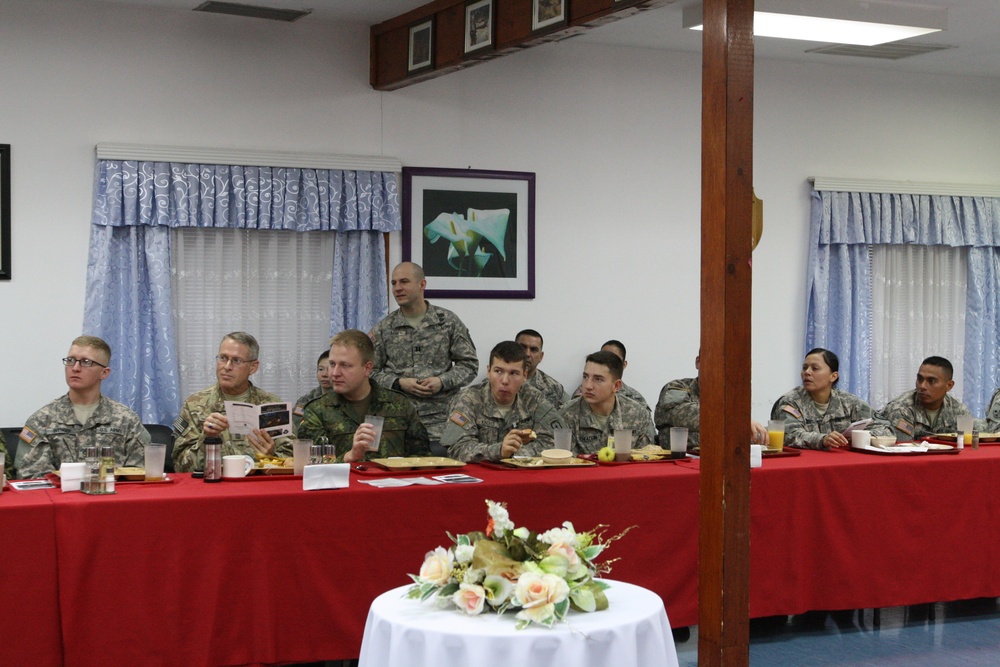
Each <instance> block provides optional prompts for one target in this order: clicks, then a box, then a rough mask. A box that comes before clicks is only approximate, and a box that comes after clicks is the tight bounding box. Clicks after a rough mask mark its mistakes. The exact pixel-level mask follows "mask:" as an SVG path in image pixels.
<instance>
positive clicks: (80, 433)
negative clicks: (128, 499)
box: [11, 336, 149, 479]
mask: <svg viewBox="0 0 1000 667" xmlns="http://www.w3.org/2000/svg"><path fill="white" fill-rule="evenodd" d="M62 362H63V366H65V371H66V385H67V386H68V387H69V393H67V394H66V395H65V396H63V397H61V398H57V399H56V400H54V401H52V402H51V403H49V404H48V405H46V406H45V407H43V408H42V409H40V410H39V411H38V412H36V413H35V414H33V415H31V416H30V417H28V421H27V422H25V424H24V428H23V429H22V430H21V445H20V446H21V447H26V448H27V450H26V451H25V453H24V456H23V458H22V459H21V468H20V470H18V471H17V474H18V475H19V476H20V477H22V478H23V479H30V478H32V477H42V476H44V475H45V474H47V473H49V472H52V471H53V470H58V469H59V467H60V465H61V464H62V463H63V462H71V461H83V459H84V456H85V454H86V448H87V447H89V446H105V445H111V446H113V447H114V450H115V465H118V466H142V465H143V450H144V448H145V446H146V444H148V443H149V433H148V432H147V431H146V429H145V427H144V426H143V425H142V421H141V420H140V419H139V416H138V415H136V414H135V413H134V412H132V410H130V409H129V408H127V407H125V406H124V405H122V404H121V403H119V402H117V401H113V400H111V399H110V398H108V397H107V396H104V395H102V394H101V382H103V381H104V379H105V378H107V377H108V376H109V375H110V374H111V369H110V368H109V367H108V365H109V364H110V363H111V348H110V347H109V346H108V344H107V343H105V342H104V341H103V340H101V339H100V338H98V337H96V336H80V337H79V338H77V339H75V340H74V341H73V344H72V345H71V346H70V348H69V355H68V356H67V357H65V358H64V359H63V360H62ZM11 463H13V461H12V462H11Z"/></svg>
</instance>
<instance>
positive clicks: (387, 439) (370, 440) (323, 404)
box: [299, 329, 431, 463]
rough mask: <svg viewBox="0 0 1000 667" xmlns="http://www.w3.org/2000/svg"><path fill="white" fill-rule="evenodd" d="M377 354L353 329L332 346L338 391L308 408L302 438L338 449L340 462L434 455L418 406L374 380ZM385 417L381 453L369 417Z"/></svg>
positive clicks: (333, 379) (331, 372) (332, 375)
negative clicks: (367, 418) (373, 371)
mask: <svg viewBox="0 0 1000 667" xmlns="http://www.w3.org/2000/svg"><path fill="white" fill-rule="evenodd" d="M374 354H375V350H374V348H373V346H372V342H371V340H370V339H369V338H368V336H367V335H366V334H365V333H364V332H363V331H358V330H357V329H348V330H347V331H342V332H340V333H338V334H337V335H336V336H334V337H333V340H332V341H330V370H329V376H330V381H331V382H332V383H333V391H331V392H329V393H327V394H325V395H323V396H322V397H321V398H318V399H316V400H314V401H312V402H310V403H309V404H308V405H307V406H306V408H305V414H304V415H303V417H302V423H301V425H300V426H299V437H301V438H303V439H310V440H313V441H322V440H325V441H326V442H327V443H329V444H331V445H334V446H335V447H336V450H337V460H338V461H343V462H347V463H350V462H352V461H361V460H370V459H375V458H386V457H389V456H426V455H428V454H430V453H431V450H430V446H429V442H428V440H427V430H426V429H425V428H424V425H423V424H422V423H421V422H420V417H419V416H418V415H417V411H416V409H415V408H414V407H413V404H412V403H411V402H410V401H409V400H408V399H407V398H406V396H404V395H403V394H402V393H400V392H398V391H393V390H392V389H385V388H384V387H380V386H379V385H378V384H376V383H375V382H374V381H372V380H371V379H370V375H371V372H372V358H373V356H374ZM367 415H376V416H380V417H382V418H383V420H384V423H383V425H382V437H381V440H380V443H379V447H378V449H371V447H373V446H374V443H375V429H374V427H373V426H372V425H371V424H370V423H367V422H365V421H364V418H365V416H367Z"/></svg>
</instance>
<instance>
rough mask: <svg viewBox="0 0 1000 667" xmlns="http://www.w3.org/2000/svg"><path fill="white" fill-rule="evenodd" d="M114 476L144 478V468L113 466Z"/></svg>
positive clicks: (129, 478)
mask: <svg viewBox="0 0 1000 667" xmlns="http://www.w3.org/2000/svg"><path fill="white" fill-rule="evenodd" d="M115 477H117V478H118V479H121V480H138V479H146V470H145V468H137V467H134V466H133V467H128V468H115Z"/></svg>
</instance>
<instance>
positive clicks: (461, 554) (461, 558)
mask: <svg viewBox="0 0 1000 667" xmlns="http://www.w3.org/2000/svg"><path fill="white" fill-rule="evenodd" d="M475 551H476V547H474V546H473V545H471V544H459V545H458V546H457V547H455V560H457V561H458V562H459V563H468V562H469V561H470V560H472V554H473V553H474V552H475Z"/></svg>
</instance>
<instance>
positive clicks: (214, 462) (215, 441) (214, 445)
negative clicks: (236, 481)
mask: <svg viewBox="0 0 1000 667" xmlns="http://www.w3.org/2000/svg"><path fill="white" fill-rule="evenodd" d="M205 481H206V482H221V481H222V438H220V437H219V436H209V437H207V438H205Z"/></svg>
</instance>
